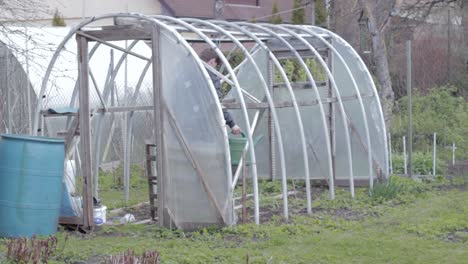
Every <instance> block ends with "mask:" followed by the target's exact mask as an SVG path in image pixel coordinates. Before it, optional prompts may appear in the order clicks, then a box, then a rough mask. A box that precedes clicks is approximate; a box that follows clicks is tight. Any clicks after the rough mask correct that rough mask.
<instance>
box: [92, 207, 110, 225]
mask: <svg viewBox="0 0 468 264" xmlns="http://www.w3.org/2000/svg"><path fill="white" fill-rule="evenodd" d="M106 211H107V206H105V205H101V206H100V207H94V208H93V214H94V224H95V225H102V224H104V223H105V222H106Z"/></svg>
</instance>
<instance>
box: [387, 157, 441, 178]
mask: <svg viewBox="0 0 468 264" xmlns="http://www.w3.org/2000/svg"><path fill="white" fill-rule="evenodd" d="M432 159H433V154H432V153H423V152H415V153H413V173H414V174H417V175H432V162H433V161H432ZM407 162H409V161H408V160H407ZM404 164H405V162H404V157H403V154H397V155H393V156H392V166H393V173H396V174H403V173H404V172H405V171H404ZM444 167H445V164H444V162H443V161H442V160H441V159H440V158H437V159H436V174H442V173H443V169H444Z"/></svg>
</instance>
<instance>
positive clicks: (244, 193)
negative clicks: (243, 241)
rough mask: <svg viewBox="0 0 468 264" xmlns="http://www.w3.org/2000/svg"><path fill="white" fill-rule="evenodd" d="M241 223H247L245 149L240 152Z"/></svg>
mask: <svg viewBox="0 0 468 264" xmlns="http://www.w3.org/2000/svg"><path fill="white" fill-rule="evenodd" d="M242 160H243V161H244V162H243V163H242V224H246V223H247V205H246V204H247V179H246V178H247V177H246V175H245V171H246V169H245V163H246V162H245V151H244V152H242Z"/></svg>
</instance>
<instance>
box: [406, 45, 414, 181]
mask: <svg viewBox="0 0 468 264" xmlns="http://www.w3.org/2000/svg"><path fill="white" fill-rule="evenodd" d="M411 56H412V55H411V40H408V41H407V42H406V63H407V68H406V70H407V76H406V88H407V94H408V162H409V177H410V178H412V177H413V102H412V99H411V86H412V80H413V77H412V76H411V74H412V69H411V68H412V60H411Z"/></svg>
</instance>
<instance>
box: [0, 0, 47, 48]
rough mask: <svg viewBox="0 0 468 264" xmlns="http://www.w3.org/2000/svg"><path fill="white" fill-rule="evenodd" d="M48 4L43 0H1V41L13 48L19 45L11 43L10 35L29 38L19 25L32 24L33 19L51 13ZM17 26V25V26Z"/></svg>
mask: <svg viewBox="0 0 468 264" xmlns="http://www.w3.org/2000/svg"><path fill="white" fill-rule="evenodd" d="M50 14H51V12H50V10H49V9H48V6H47V5H46V4H45V3H44V1H41V0H0V41H1V40H3V42H5V45H7V46H8V48H10V49H12V50H16V49H17V48H18V47H15V46H11V45H9V43H8V42H9V41H8V40H9V36H11V35H12V34H15V35H18V34H19V35H22V36H23V37H24V38H25V39H26V38H28V36H27V34H25V31H24V30H18V29H17V27H18V26H30V25H31V21H34V20H36V19H38V18H43V17H44V15H50ZM15 26H16V27H15Z"/></svg>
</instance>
